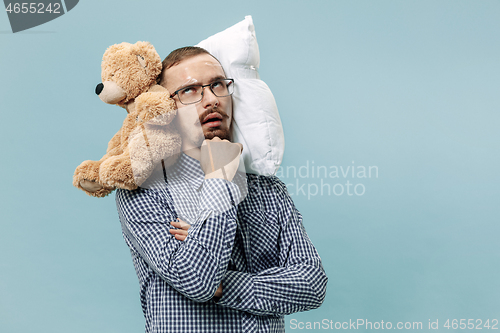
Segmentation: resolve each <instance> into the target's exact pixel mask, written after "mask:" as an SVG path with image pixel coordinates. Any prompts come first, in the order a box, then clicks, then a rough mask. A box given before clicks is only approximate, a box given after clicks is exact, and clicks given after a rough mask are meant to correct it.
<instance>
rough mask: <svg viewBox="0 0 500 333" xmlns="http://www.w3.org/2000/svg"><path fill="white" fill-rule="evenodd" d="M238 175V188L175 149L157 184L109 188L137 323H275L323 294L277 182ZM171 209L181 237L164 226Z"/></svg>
mask: <svg viewBox="0 0 500 333" xmlns="http://www.w3.org/2000/svg"><path fill="white" fill-rule="evenodd" d="M245 177H246V185H247V188H246V189H245V191H247V193H245V194H246V196H243V195H242V192H244V191H242V190H240V188H239V187H238V186H237V185H236V184H235V182H234V181H233V182H228V181H225V180H223V179H207V180H205V179H204V173H203V171H202V170H201V167H200V163H199V161H197V160H195V159H193V158H191V157H189V156H187V155H185V154H181V156H180V158H179V160H178V162H177V163H176V165H174V167H172V168H169V170H168V171H167V173H166V175H165V179H164V180H162V182H163V185H164V186H156V187H155V186H151V187H150V188H148V189H145V188H139V189H137V190H135V191H126V190H118V191H117V193H116V203H117V207H118V213H119V217H120V221H121V224H122V231H123V236H124V239H125V242H126V243H127V245H128V246H129V248H130V251H131V254H132V260H133V263H134V267H135V270H136V273H137V276H138V278H139V283H140V296H141V304H142V309H143V313H144V316H145V320H146V332H148V333H152V332H155V333H156V332H157V333H160V332H161V333H163V332H182V333H188V332H196V333H200V332H224V333H226V332H245V333H250V332H284V331H285V323H284V315H286V314H291V313H294V312H298V311H306V310H310V309H314V308H317V307H319V306H320V305H321V303H322V302H323V300H324V297H325V293H326V284H327V277H326V275H325V272H324V270H323V267H322V264H321V259H320V257H319V255H318V253H317V251H316V249H315V248H314V246H313V244H312V243H311V241H310V239H309V237H308V236H307V234H306V231H305V229H304V226H303V224H302V216H301V214H300V213H299V212H298V211H297V209H296V208H295V206H294V204H293V202H292V200H291V198H290V196H289V195H288V193H287V190H286V187H285V185H284V184H283V183H282V182H281V181H280V180H279V179H278V178H277V177H275V176H268V177H266V176H257V175H253V174H246V176H245V175H243V178H245ZM235 179H236V178H235ZM160 185H161V184H160ZM240 201H241V202H240ZM177 217H179V218H181V219H182V220H184V221H186V222H188V223H190V224H191V228H190V229H189V232H188V233H189V234H188V236H187V237H186V239H185V240H184V241H180V240H177V239H175V237H173V236H172V235H171V234H170V233H169V231H168V230H169V229H170V228H173V227H172V226H171V225H170V222H172V221H175V220H176V218H177ZM221 282H222V290H223V293H222V298H221V299H220V300H218V302H216V301H215V300H213V299H212V297H213V295H214V293H215V291H216V290H217V288H218V286H219V285H220V283H221Z"/></svg>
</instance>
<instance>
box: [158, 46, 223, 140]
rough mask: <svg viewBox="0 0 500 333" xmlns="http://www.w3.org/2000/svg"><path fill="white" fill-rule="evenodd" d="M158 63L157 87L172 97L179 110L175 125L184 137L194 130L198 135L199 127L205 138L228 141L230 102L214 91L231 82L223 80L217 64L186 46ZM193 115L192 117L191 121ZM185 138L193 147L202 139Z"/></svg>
mask: <svg viewBox="0 0 500 333" xmlns="http://www.w3.org/2000/svg"><path fill="white" fill-rule="evenodd" d="M162 64H163V69H162V73H161V75H160V85H162V86H163V87H165V88H167V89H168V91H169V92H170V93H171V94H173V98H174V100H175V102H176V104H177V108H178V109H179V110H178V115H177V117H176V120H177V125H178V126H179V127H180V130H181V131H182V132H183V134H184V137H185V136H186V135H188V134H186V133H195V132H196V130H194V131H193V128H194V127H197V129H198V133H199V132H200V131H199V128H200V126H201V131H202V132H203V136H204V138H206V139H212V138H214V137H216V136H217V137H219V138H221V139H228V140H230V138H231V136H230V125H231V116H232V99H231V96H225V97H218V96H223V95H225V94H224V93H221V92H220V91H219V90H217V89H219V88H218V87H220V85H223V86H224V85H226V84H229V85H231V82H227V81H223V80H224V79H226V76H225V73H224V70H223V69H222V66H221V65H220V63H219V61H218V60H217V59H215V58H214V57H213V56H212V55H211V54H210V53H208V52H207V51H206V50H204V49H202V48H200V47H193V46H188V47H183V48H180V49H177V50H174V51H172V52H171V53H170V54H169V55H168V56H167V57H166V58H165V60H163V63H162ZM201 86H204V87H201ZM231 88H232V87H231ZM214 92H215V94H214ZM200 93H201V95H200ZM216 94H217V95H218V96H217V95H216ZM190 95H191V96H192V95H196V96H198V97H200V98H201V100H200V101H198V102H194V103H193V101H195V100H196V98H192V97H189V96H190ZM193 110H196V112H194V111H193ZM189 111H191V112H189ZM188 114H191V115H188ZM193 114H196V119H194V120H193ZM191 127H193V128H191ZM188 136H189V135H188ZM183 139H184V138H183ZM187 139H189V140H192V141H193V142H192V144H193V145H199V144H201V141H202V140H203V137H202V138H199V137H196V138H193V137H192V136H191V137H188V138H187ZM200 140H201V141H200Z"/></svg>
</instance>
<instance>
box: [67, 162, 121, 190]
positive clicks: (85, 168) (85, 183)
mask: <svg viewBox="0 0 500 333" xmlns="http://www.w3.org/2000/svg"><path fill="white" fill-rule="evenodd" d="M100 165H101V162H99V161H90V160H89V161H84V162H83V163H82V164H80V165H79V166H78V167H77V168H76V170H75V174H74V175H73V185H74V186H75V187H77V188H79V189H81V190H82V191H84V192H85V193H87V194H88V195H90V196H93V197H105V196H106V195H108V194H109V193H111V192H112V191H113V190H114V189H115V188H114V187H112V186H107V185H105V184H102V183H101V182H100V179H99V166H100Z"/></svg>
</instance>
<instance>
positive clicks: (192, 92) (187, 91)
mask: <svg viewBox="0 0 500 333" xmlns="http://www.w3.org/2000/svg"><path fill="white" fill-rule="evenodd" d="M199 89H200V88H199V87H187V88H184V89H182V90H181V91H179V93H180V94H181V95H183V96H184V95H185V96H187V95H195V94H197V93H198V90H199Z"/></svg>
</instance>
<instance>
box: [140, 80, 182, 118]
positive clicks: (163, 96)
mask: <svg viewBox="0 0 500 333" xmlns="http://www.w3.org/2000/svg"><path fill="white" fill-rule="evenodd" d="M135 111H136V112H137V113H138V114H139V118H140V119H141V120H142V121H143V122H146V123H148V124H153V125H168V124H170V123H171V122H172V120H173V119H174V118H175V116H176V115H177V108H176V106H175V102H174V100H173V99H171V98H170V96H169V94H168V91H167V90H166V89H165V91H158V92H149V91H148V92H146V93H143V94H141V95H140V96H138V97H137V98H136V99H135Z"/></svg>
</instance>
